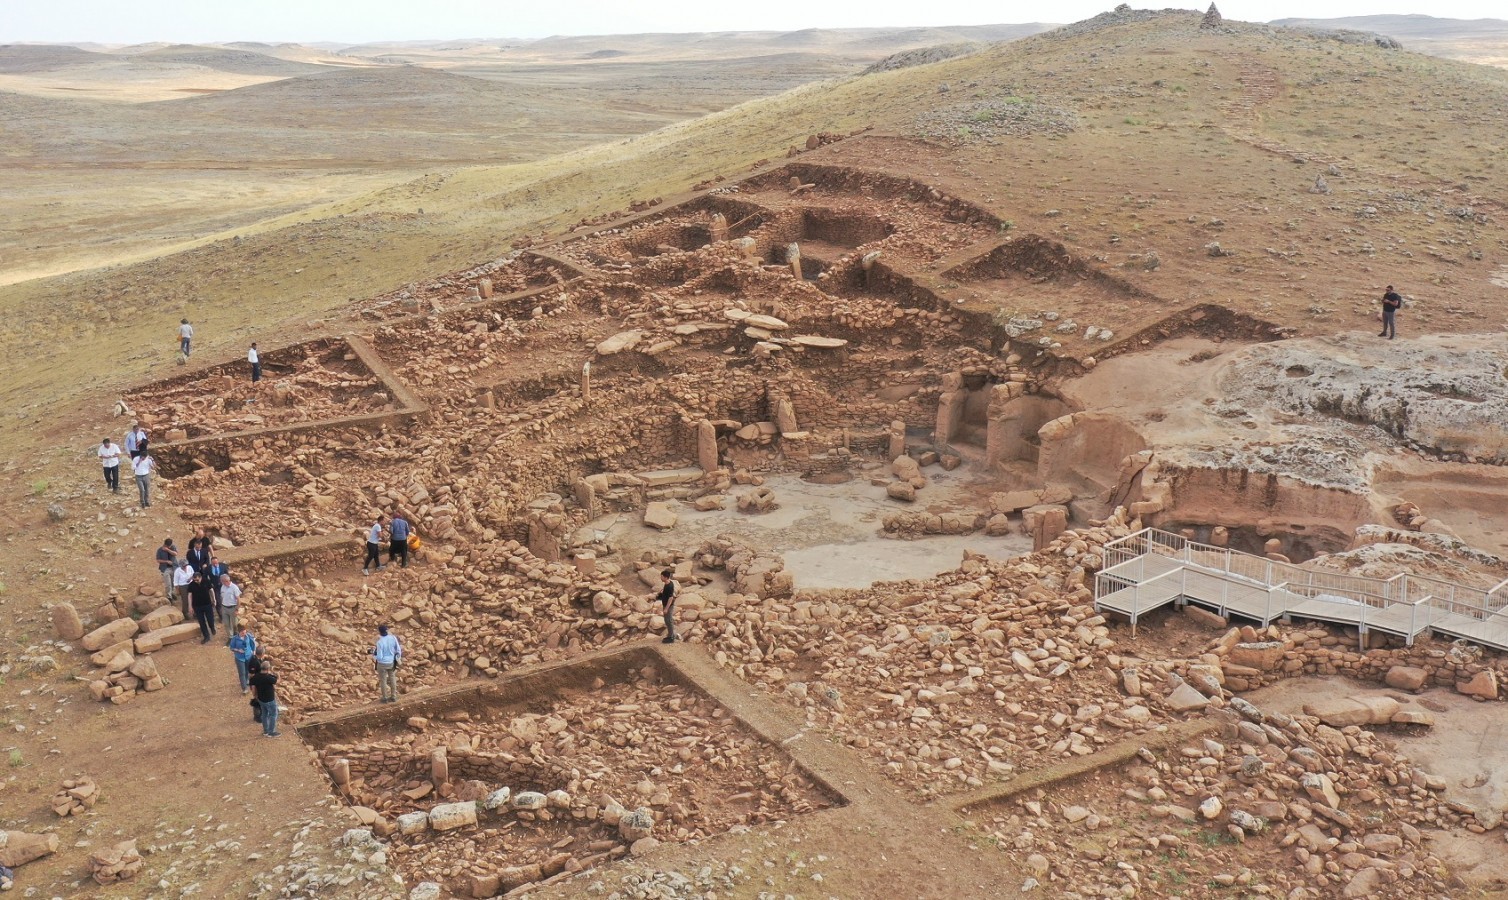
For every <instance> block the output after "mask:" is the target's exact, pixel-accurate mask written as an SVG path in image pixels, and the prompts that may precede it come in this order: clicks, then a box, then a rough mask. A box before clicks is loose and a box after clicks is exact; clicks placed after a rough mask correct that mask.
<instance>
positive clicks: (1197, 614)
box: [1183, 603, 1230, 628]
mask: <svg viewBox="0 0 1508 900" xmlns="http://www.w3.org/2000/svg"><path fill="white" fill-rule="evenodd" d="M1183 614H1184V615H1186V616H1188V617H1189V618H1190V619H1193V620H1194V621H1195V622H1198V623H1199V624H1200V625H1204V626H1206V627H1209V628H1224V627H1226V626H1227V625H1229V624H1230V623H1229V622H1227V621H1226V620H1225V617H1224V616H1221V615H1219V614H1218V613H1213V612H1210V611H1209V610H1207V609H1205V608H1204V607H1202V606H1195V605H1194V604H1192V603H1190V604H1187V605H1186V606H1184V608H1183Z"/></svg>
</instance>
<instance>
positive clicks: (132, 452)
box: [97, 422, 157, 509]
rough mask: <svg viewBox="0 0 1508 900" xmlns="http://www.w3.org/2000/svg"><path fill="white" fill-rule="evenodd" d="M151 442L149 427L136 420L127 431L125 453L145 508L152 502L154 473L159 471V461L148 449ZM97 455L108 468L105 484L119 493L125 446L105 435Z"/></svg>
mask: <svg viewBox="0 0 1508 900" xmlns="http://www.w3.org/2000/svg"><path fill="white" fill-rule="evenodd" d="M149 443H150V440H149V439H148V437H147V430H146V429H145V428H143V427H141V423H140V422H132V423H131V428H130V430H129V431H127V432H126V440H125V452H126V457H127V460H128V461H129V463H130V466H131V474H132V475H134V476H135V477H136V493H137V499H138V500H139V501H140V502H141V508H142V509H146V508H147V507H149V506H151V505H152V473H153V472H155V471H156V470H157V461H156V460H154V459H152V454H151V453H149V452H147V445H148V444H149ZM97 455H98V456H99V462H100V467H101V468H102V469H104V471H105V487H107V488H109V489H110V491H111V492H112V493H115V494H119V493H120V467H121V445H119V444H116V443H115V442H114V441H112V440H110V439H109V438H105V439H104V440H102V441H100V442H99V450H98V451H97Z"/></svg>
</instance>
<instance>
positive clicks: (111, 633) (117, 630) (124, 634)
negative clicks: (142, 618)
mask: <svg viewBox="0 0 1508 900" xmlns="http://www.w3.org/2000/svg"><path fill="white" fill-rule="evenodd" d="M137 630H138V628H137V625H136V621H135V620H134V619H116V620H115V621H113V622H107V623H105V624H104V625H101V626H100V627H98V628H96V629H94V630H93V631H91V632H89V633H88V634H86V635H84V637H83V639H82V641H81V643H82V644H83V646H84V649H85V650H90V651H94V650H99V649H101V648H103V647H108V646H110V645H111V644H118V643H120V642H121V641H124V640H129V639H130V638H132V637H134V636H135V635H136V632H137Z"/></svg>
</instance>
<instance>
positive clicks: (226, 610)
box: [220, 572, 245, 644]
mask: <svg viewBox="0 0 1508 900" xmlns="http://www.w3.org/2000/svg"><path fill="white" fill-rule="evenodd" d="M243 593H245V592H244V591H242V590H241V586H240V585H238V584H236V583H235V582H234V581H231V580H230V573H228V572H227V573H226V574H224V575H221V576H220V621H221V622H224V623H225V629H226V632H227V633H228V634H230V635H231V636H232V637H234V636H235V633H236V614H237V613H239V612H240V611H241V595H242V594H243ZM225 643H227V644H229V643H230V639H229V638H227V639H226V641H225Z"/></svg>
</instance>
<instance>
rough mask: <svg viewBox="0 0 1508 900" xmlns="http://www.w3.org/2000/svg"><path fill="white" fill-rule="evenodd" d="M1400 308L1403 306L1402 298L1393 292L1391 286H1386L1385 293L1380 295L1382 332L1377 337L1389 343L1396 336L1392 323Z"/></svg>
mask: <svg viewBox="0 0 1508 900" xmlns="http://www.w3.org/2000/svg"><path fill="white" fill-rule="evenodd" d="M1401 306H1403V297H1402V296H1401V295H1400V294H1399V293H1398V292H1397V291H1395V290H1393V286H1392V285H1391V284H1390V285H1388V289H1387V292H1386V293H1384V294H1383V295H1382V331H1381V332H1379V333H1378V335H1377V336H1378V337H1385V338H1387V339H1388V340H1390V341H1391V340H1392V339H1393V337H1394V335H1396V334H1397V329H1396V328H1395V327H1394V324H1393V322H1394V319H1395V318H1396V317H1397V315H1398V309H1399V307H1401Z"/></svg>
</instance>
